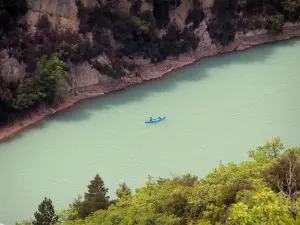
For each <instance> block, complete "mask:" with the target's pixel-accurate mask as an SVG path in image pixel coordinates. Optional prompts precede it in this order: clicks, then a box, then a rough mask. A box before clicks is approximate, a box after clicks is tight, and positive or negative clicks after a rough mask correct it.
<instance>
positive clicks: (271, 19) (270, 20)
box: [265, 14, 284, 33]
mask: <svg viewBox="0 0 300 225" xmlns="http://www.w3.org/2000/svg"><path fill="white" fill-rule="evenodd" d="M283 22H284V18H283V15H280V14H277V15H274V16H268V17H267V20H266V25H265V27H266V29H267V30H268V31H271V32H274V33H280V32H282V28H283Z"/></svg>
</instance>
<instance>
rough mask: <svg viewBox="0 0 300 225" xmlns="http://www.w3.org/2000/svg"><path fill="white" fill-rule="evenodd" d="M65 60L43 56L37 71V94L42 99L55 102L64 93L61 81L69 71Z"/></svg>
mask: <svg viewBox="0 0 300 225" xmlns="http://www.w3.org/2000/svg"><path fill="white" fill-rule="evenodd" d="M64 66H65V65H64V62H63V61H61V60H59V58H58V57H56V56H52V57H50V58H48V56H45V55H44V56H42V57H41V59H40V62H39V67H38V71H37V75H38V81H37V89H36V92H37V95H38V97H39V98H40V99H41V100H45V101H46V102H49V103H51V102H53V100H54V98H55V97H57V96H60V95H61V93H62V89H61V82H62V79H63V78H64V77H66V76H67V75H68V73H67V72H66V71H65V69H64Z"/></svg>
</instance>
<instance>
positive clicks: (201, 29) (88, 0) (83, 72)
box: [0, 0, 300, 140]
mask: <svg viewBox="0 0 300 225" xmlns="http://www.w3.org/2000/svg"><path fill="white" fill-rule="evenodd" d="M122 2H123V3H122V4H120V5H119V6H118V7H123V9H126V8H127V9H128V8H130V4H131V3H130V2H129V1H125V0H124V1H122ZM28 4H29V8H30V10H29V12H28V13H27V15H26V17H27V20H28V21H29V23H30V24H31V25H32V26H34V25H35V24H36V22H37V21H38V18H39V17H40V16H41V15H43V14H47V15H48V17H49V20H50V21H51V22H52V24H53V25H54V26H70V27H72V29H74V30H77V29H78V23H79V21H78V19H77V7H76V4H75V1H74V0H28ZM83 4H84V5H85V6H89V7H91V6H93V5H94V4H97V2H96V1H94V0H85V1H83ZM212 4H213V2H212V1H211V0H203V2H202V7H203V8H204V11H205V14H206V17H205V20H203V21H202V22H201V23H200V25H199V26H198V28H197V29H195V33H196V34H197V36H198V37H199V38H200V42H199V44H198V46H197V48H196V49H195V50H193V51H190V52H188V53H186V54H181V55H179V56H176V57H167V59H166V60H164V61H162V62H160V63H157V64H155V65H154V64H152V63H151V62H150V60H145V59H143V58H137V57H135V58H134V59H133V60H134V62H135V63H136V64H137V65H138V67H137V68H136V70H135V71H134V73H131V74H128V75H127V76H125V77H122V78H120V79H112V78H110V77H108V76H106V75H104V74H101V73H100V72H99V71H98V70H96V69H94V68H93V67H92V66H91V65H90V63H89V62H82V63H80V64H78V65H73V64H72V63H70V64H69V65H68V66H69V68H70V71H69V76H68V79H67V83H66V85H67V86H68V90H69V91H70V92H69V94H67V95H66V97H65V101H64V102H63V103H61V104H59V105H57V106H56V107H55V108H51V109H49V108H41V109H39V110H38V111H37V112H36V113H34V114H31V115H30V116H29V117H26V118H24V119H23V120H22V121H21V123H19V122H16V123H15V124H11V125H10V126H9V127H4V128H2V129H1V130H0V140H3V139H5V138H7V137H9V136H12V135H13V134H15V133H16V132H18V131H20V130H22V129H24V128H25V127H27V126H28V125H30V124H33V123H35V122H37V121H39V120H41V119H42V118H44V117H45V116H47V115H49V114H53V113H54V112H56V111H59V110H62V109H64V108H67V107H69V106H71V105H73V104H74V103H75V102H77V101H79V100H81V99H85V98H89V97H93V96H99V95H102V94H104V93H107V92H110V91H114V90H118V89H122V88H124V87H127V86H129V85H133V84H138V83H142V82H144V81H147V80H151V79H156V78H159V77H161V76H163V75H164V74H166V73H168V72H170V71H172V70H175V69H177V68H179V67H182V66H185V65H188V64H191V63H193V62H195V61H196V60H198V59H201V58H203V57H207V56H213V55H217V54H221V53H224V52H230V51H240V50H244V49H247V48H250V47H253V46H256V45H259V44H263V43H266V42H272V41H278V40H285V39H289V38H292V37H299V36H300V25H299V24H296V23H294V24H292V23H286V24H285V25H284V30H283V32H282V33H280V34H277V35H274V34H270V33H268V32H267V31H266V30H262V29H261V30H254V31H251V32H247V33H244V34H242V33H237V34H236V35H235V40H234V41H233V42H232V43H230V44H229V45H225V46H222V45H220V44H217V43H215V42H213V41H212V38H211V37H210V35H209V33H208V31H207V21H209V19H210V15H211V13H210V9H211V7H212ZM192 5H193V4H192V2H191V1H190V0H182V1H181V4H180V6H179V7H177V8H176V9H174V10H171V11H170V12H169V17H170V21H174V22H176V24H177V26H178V27H180V28H181V29H183V28H184V27H185V26H187V25H186V24H185V22H184V21H185V19H186V17H187V14H188V11H189V10H190V9H191V8H192ZM145 9H152V5H151V4H149V3H146V2H144V3H143V4H142V7H141V10H145ZM96 60H100V61H101V60H105V55H103V56H99V57H97V59H96ZM3 65H4V70H3V71H5V73H9V74H10V76H11V77H14V76H18V73H20V71H21V70H24V66H23V65H22V64H20V63H18V61H16V60H15V59H13V58H7V59H6V61H5V63H4V64H3Z"/></svg>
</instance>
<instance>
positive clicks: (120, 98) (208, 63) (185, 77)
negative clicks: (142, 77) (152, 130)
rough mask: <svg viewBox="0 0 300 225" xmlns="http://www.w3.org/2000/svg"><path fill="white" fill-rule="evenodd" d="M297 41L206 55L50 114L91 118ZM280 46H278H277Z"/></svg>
mask: <svg viewBox="0 0 300 225" xmlns="http://www.w3.org/2000/svg"><path fill="white" fill-rule="evenodd" d="M293 44H297V41H288V42H282V43H270V44H265V45H263V46H259V47H257V48H252V49H249V50H246V51H243V52H231V53H226V54H223V55H219V56H214V57H208V58H204V59H201V60H199V61H198V62H196V63H194V64H192V65H189V66H188V67H185V68H180V69H178V70H176V71H174V72H172V73H171V74H170V75H171V76H170V75H167V76H164V77H163V78H160V79H157V80H154V81H151V82H149V83H144V84H142V85H138V86H134V87H129V88H126V89H123V90H121V91H117V92H112V93H109V94H107V95H105V96H102V97H101V98H99V97H96V98H94V99H88V100H84V101H82V102H80V103H78V104H77V105H76V106H75V107H74V108H72V109H70V110H67V111H64V112H61V113H59V114H57V115H55V116H54V117H53V120H54V121H59V122H74V121H82V120H86V119H88V118H90V117H91V115H92V114H91V112H93V111H99V113H100V111H103V110H109V109H110V108H111V107H116V106H120V105H126V104H128V103H132V102H140V101H143V100H145V98H146V97H148V96H149V95H151V94H153V93H165V92H168V91H170V90H173V89H174V88H178V87H179V86H180V85H184V84H185V83H189V82H198V81H200V80H202V79H206V78H208V77H209V72H210V70H211V69H215V68H226V67H228V66H232V65H236V64H240V65H249V63H252V64H255V63H261V62H263V61H266V60H267V59H268V58H269V57H270V56H271V55H272V54H273V53H274V50H275V49H274V47H275V46H277V47H287V46H291V45H293ZM278 45H279V46H278Z"/></svg>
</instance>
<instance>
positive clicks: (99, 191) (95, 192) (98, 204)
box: [84, 174, 109, 212]
mask: <svg viewBox="0 0 300 225" xmlns="http://www.w3.org/2000/svg"><path fill="white" fill-rule="evenodd" d="M107 192H108V188H105V187H104V181H103V180H102V178H101V177H100V176H99V174H97V175H96V176H95V177H94V179H93V180H91V181H90V184H89V185H88V192H87V193H85V197H84V199H85V201H87V202H89V203H90V204H91V206H92V211H93V212H94V211H96V210H99V209H107V208H108V206H109V197H108V196H106V194H107Z"/></svg>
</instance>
